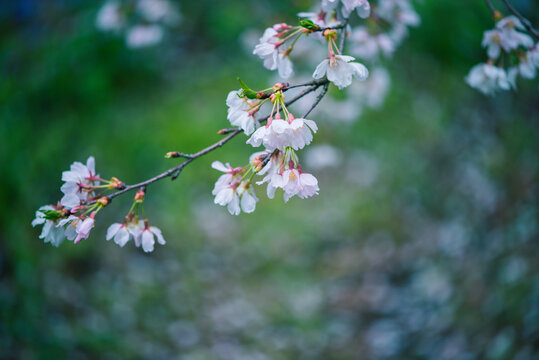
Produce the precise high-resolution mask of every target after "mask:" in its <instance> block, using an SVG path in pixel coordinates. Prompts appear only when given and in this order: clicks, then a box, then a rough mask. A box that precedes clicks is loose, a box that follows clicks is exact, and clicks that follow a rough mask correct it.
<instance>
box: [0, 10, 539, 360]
mask: <svg viewBox="0 0 539 360" xmlns="http://www.w3.org/2000/svg"><path fill="white" fill-rule="evenodd" d="M310 3H311V2H310V1H303V0H301V1H300V0H296V1H287V2H284V1H282V2H281V1H270V0H264V1H256V2H255V1H253V2H245V1H239V0H234V1H216V0H203V1H181V2H180V9H181V11H182V14H183V22H182V25H181V26H180V27H179V28H178V29H177V30H176V31H175V32H174V33H171V34H169V36H168V37H167V38H166V40H165V41H164V42H163V44H161V45H159V46H157V47H156V48H152V49H145V50H138V51H132V50H129V49H127V48H126V47H125V46H124V43H123V41H122V39H118V38H116V37H114V36H113V35H108V34H103V33H99V32H98V31H97V30H96V29H95V27H94V21H95V14H96V11H97V9H98V7H99V5H100V4H97V3H96V2H93V1H88V0H77V1H66V0H64V1H60V0H56V1H52V0H51V1H47V2H41V1H38V0H21V1H15V2H4V4H2V7H1V10H0V20H1V21H0V39H1V40H0V65H1V66H0V71H1V76H2V81H1V82H0V119H1V121H0V164H1V167H0V179H1V187H0V201H1V202H2V204H4V206H3V207H2V208H1V210H0V358H2V359H59V358H69V359H93V358H103V359H117V358H148V359H169V358H181V359H358V358H359V359H363V358H365V359H380V358H390V359H521V360H525V359H538V358H539V346H538V344H539V273H538V267H539V263H538V262H537V255H538V240H539V236H538V235H539V228H538V223H537V220H538V216H539V211H538V207H539V201H538V200H539V197H538V188H537V180H538V174H539V111H538V108H537V104H538V103H539V96H538V93H537V88H536V85H535V84H533V83H532V82H522V83H519V84H518V85H519V90H518V92H515V93H508V94H501V95H499V96H497V97H496V98H485V97H484V96H482V95H480V94H478V93H477V92H476V91H474V90H472V89H470V88H468V87H467V86H466V84H465V83H464V81H463V77H464V76H465V74H466V73H467V71H468V69H469V68H470V67H471V66H472V65H473V64H475V63H477V62H479V61H482V60H483V50H482V49H481V47H480V40H481V36H482V31H483V30H484V29H487V28H488V27H490V26H491V19H490V15H489V13H488V11H487V10H486V8H485V6H484V5H483V3H482V2H481V1H470V2H455V1H451V0H432V1H427V0H425V1H423V2H418V3H417V9H418V12H419V13H420V15H421V18H422V25H421V26H420V27H419V28H417V29H414V30H412V32H411V35H410V38H409V40H407V42H406V43H405V45H404V47H403V48H402V49H400V50H399V51H398V53H397V54H396V56H395V60H394V61H392V62H390V63H389V67H390V71H391V75H392V89H391V93H390V96H389V98H388V99H387V101H386V103H385V106H384V107H383V109H381V110H380V111H368V112H366V113H364V114H363V115H362V117H361V119H359V120H358V121H357V122H355V123H354V124H349V125H343V124H338V125H336V124H332V123H331V121H330V120H331V119H322V118H319V119H316V120H317V121H318V122H319V124H320V126H321V130H320V132H319V133H318V134H317V136H316V137H315V143H330V144H333V145H335V146H338V148H339V149H340V151H341V154H342V162H341V164H340V165H339V166H338V167H335V168H330V169H328V170H320V171H317V172H315V173H316V174H317V176H319V178H320V186H321V194H320V196H318V197H315V198H313V199H309V200H304V201H300V200H297V199H294V200H291V201H290V202H289V204H287V205H286V206H284V205H283V204H282V201H281V199H276V200H273V201H268V200H266V199H264V198H265V196H262V194H259V195H261V196H260V197H261V198H263V199H262V200H261V202H260V203H259V205H258V209H257V211H256V212H255V213H254V214H252V215H242V216H240V217H237V218H236V217H232V216H230V215H228V213H226V210H225V209H222V208H220V207H217V206H214V205H213V199H212V197H211V188H212V183H213V182H214V181H215V180H216V178H217V177H218V174H217V173H216V172H215V171H213V170H211V168H210V166H209V165H210V164H211V162H212V161H213V160H215V159H220V160H226V161H230V162H231V163H232V164H233V165H236V164H242V163H243V162H244V161H245V159H246V157H247V154H249V152H250V151H251V149H250V148H249V146H247V145H245V144H244V142H243V141H242V140H241V139H237V140H236V141H233V142H232V143H230V144H229V145H228V146H226V147H225V148H223V149H221V150H218V151H217V152H215V153H212V154H211V155H209V156H207V157H206V158H202V159H199V160H197V161H196V162H195V163H193V164H192V165H189V167H188V168H187V169H186V170H185V171H184V172H183V173H182V174H181V176H180V177H179V178H178V179H177V180H176V181H175V182H174V183H170V182H168V181H164V182H162V183H159V184H156V185H153V186H151V187H150V188H149V190H148V201H147V206H146V210H147V213H148V216H149V219H150V221H151V222H152V223H154V224H155V225H157V226H159V227H161V228H162V229H163V232H164V234H165V237H166V239H167V245H166V246H165V247H159V248H157V249H156V251H155V252H154V253H152V254H149V255H147V254H143V253H142V252H141V251H140V249H136V248H134V247H133V246H132V244H129V245H128V246H126V248H124V249H120V248H118V247H117V246H116V245H115V244H113V243H110V242H106V241H105V240H104V233H105V230H106V228H105V227H106V225H107V224H110V223H112V222H116V221H119V220H120V219H121V218H122V214H123V213H124V212H126V211H127V210H128V207H129V206H130V200H129V199H125V198H124V199H121V198H119V199H116V200H115V201H114V202H113V203H112V204H111V206H110V207H109V208H108V209H106V211H103V212H102V214H100V215H99V219H100V220H101V221H98V226H97V229H96V230H95V231H94V232H93V233H92V236H91V237H90V239H89V240H86V241H83V242H82V243H81V244H79V245H77V246H73V245H72V244H71V243H69V242H67V243H64V244H63V245H62V246H60V248H58V249H56V248H53V247H51V246H49V245H47V244H43V243H42V242H41V240H39V239H38V234H39V230H38V229H33V228H31V226H30V222H31V220H32V218H33V214H34V211H35V209H37V208H38V207H39V206H40V205H42V204H45V203H48V202H52V201H55V199H57V198H58V197H59V195H60V192H59V186H60V184H61V182H60V174H61V171H63V170H65V169H67V168H68V165H69V164H70V163H71V162H72V161H75V160H84V159H86V158H87V157H88V156H89V155H90V154H92V155H94V156H95V157H96V159H97V168H98V171H99V172H100V173H101V174H102V175H103V176H105V177H110V176H117V177H119V178H120V179H122V180H124V181H126V182H127V183H134V182H137V181H139V180H141V179H144V178H147V177H149V176H152V175H154V174H156V173H158V172H160V171H163V170H165V169H167V168H168V167H170V166H171V164H174V163H175V162H174V160H165V159H163V154H165V153H166V152H167V151H171V150H179V151H183V152H193V151H196V150H197V149H200V148H202V147H204V146H206V145H207V144H210V143H212V142H214V141H216V140H217V139H218V138H219V136H218V135H216V134H215V132H216V130H218V129H220V128H223V127H227V121H226V107H225V105H224V99H225V96H226V94H227V92H228V91H229V90H231V89H236V88H237V87H238V85H237V83H236V80H235V79H236V76H238V75H241V76H242V78H244V79H245V80H246V81H247V82H248V83H249V84H253V85H252V86H253V87H257V86H260V87H263V86H264V85H265V84H266V82H265V80H266V79H268V78H270V76H271V74H270V73H269V72H268V71H266V70H264V69H263V68H262V66H261V63H260V62H259V61H258V60H257V59H255V58H254V57H253V56H251V55H248V54H246V53H245V51H244V50H243V49H242V46H241V41H240V38H241V36H242V33H243V32H244V31H245V30H246V29H249V28H256V29H258V30H263V28H265V27H266V26H269V25H271V24H273V23H277V22H282V21H294V19H295V17H294V14H295V13H296V12H297V11H299V10H305V9H306V8H308V7H309V4H310ZM515 3H518V4H517V5H518V6H519V7H520V8H521V9H522V10H523V11H526V13H527V14H539V9H538V5H537V2H534V1H520V2H517V1H515ZM497 5H500V4H497ZM500 7H501V6H500ZM532 20H534V21H535V23H536V24H537V23H538V22H537V21H538V20H539V19H538V18H537V17H535V18H533V17H532ZM259 74H263V76H262V78H260V77H259ZM322 106H323V103H322Z"/></svg>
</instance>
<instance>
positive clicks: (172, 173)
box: [86, 79, 329, 205]
mask: <svg viewBox="0 0 539 360" xmlns="http://www.w3.org/2000/svg"><path fill="white" fill-rule="evenodd" d="M312 83H313V84H314V85H313V86H311V87H309V88H308V89H305V90H304V91H302V92H301V93H300V94H299V95H297V96H296V97H294V98H292V99H290V100H288V101H287V102H286V105H287V106H290V105H292V104H293V103H294V102H296V101H297V100H299V99H301V98H302V97H304V96H305V95H307V94H309V93H311V92H313V91H315V90H316V89H318V88H319V87H320V86H324V90H323V92H322V93H321V94H324V95H325V93H326V92H327V88H328V86H329V82H328V81H327V79H321V80H316V81H313V82H312ZM322 97H323V95H322V96H320V95H319V96H318V97H317V100H315V104H314V106H313V107H312V108H314V107H315V106H316V105H317V104H318V103H319V102H320V100H321V98H322ZM262 119H263V120H261V121H259V122H260V123H263V122H264V121H265V119H264V118H262ZM226 130H227V132H228V131H229V130H230V133H229V134H228V135H227V136H226V137H224V138H222V139H221V140H219V141H217V142H216V143H214V144H212V145H210V146H208V147H206V148H204V149H202V150H200V151H199V152H197V153H194V154H184V153H180V154H181V155H182V156H181V157H184V158H186V159H187V160H185V161H184V162H182V163H180V164H178V165H176V166H174V167H172V168H170V169H168V170H167V171H165V172H163V173H161V174H159V175H157V176H154V177H153V178H151V179H148V180H145V181H143V182H140V183H138V184H134V185H128V186H126V187H125V188H123V189H122V190H119V191H116V192H115V193H112V194H110V195H107V197H108V198H109V199H113V198H115V197H117V196H119V195H122V194H124V193H126V192H129V191H131V190H135V189H138V188H140V187H143V186H147V185H150V184H152V183H154V182H156V181H159V180H161V179H164V178H167V177H171V179H172V180H175V179H176V178H177V177H178V176H179V175H180V173H181V171H182V170H183V169H184V168H185V167H186V166H187V165H189V164H190V163H191V162H193V161H194V160H195V159H198V158H199V157H201V156H204V155H206V154H208V153H210V152H212V151H213V150H216V149H218V148H220V147H222V146H223V145H225V144H226V143H227V142H229V141H230V140H232V139H233V138H234V137H235V136H236V135H238V134H240V133H242V132H243V130H242V129H241V128H237V129H226ZM96 201H97V200H93V201H89V202H87V203H86V205H90V204H93V203H95V202H96Z"/></svg>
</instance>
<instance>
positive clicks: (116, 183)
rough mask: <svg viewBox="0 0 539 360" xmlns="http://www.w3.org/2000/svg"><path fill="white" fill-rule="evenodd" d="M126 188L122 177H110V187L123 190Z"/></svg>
mask: <svg viewBox="0 0 539 360" xmlns="http://www.w3.org/2000/svg"><path fill="white" fill-rule="evenodd" d="M124 188H125V184H124V183H123V182H122V181H120V179H118V178H117V177H114V176H113V177H112V178H111V179H110V184H109V189H117V190H121V189H124Z"/></svg>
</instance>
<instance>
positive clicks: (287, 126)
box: [212, 83, 319, 215]
mask: <svg viewBox="0 0 539 360" xmlns="http://www.w3.org/2000/svg"><path fill="white" fill-rule="evenodd" d="M285 86H286V85H285V84H283V83H278V84H276V85H275V86H274V87H272V88H271V94H270V95H269V96H267V97H266V96H265V95H263V96H261V97H265V99H264V100H254V101H253V100H249V98H248V97H247V96H246V95H245V89H239V90H234V91H231V92H230V93H229V95H228V97H227V105H228V106H229V108H228V113H229V120H230V122H231V124H233V125H238V126H242V124H244V123H243V122H239V121H237V119H240V118H242V119H246V120H245V121H248V124H249V127H244V126H242V128H243V129H244V132H245V133H246V134H248V135H251V136H250V137H249V139H248V140H247V144H249V145H252V146H253V147H260V146H264V148H265V149H264V150H263V151H260V152H256V153H254V154H252V155H251V157H250V159H249V163H248V164H247V165H245V166H243V167H232V166H230V164H228V163H227V164H223V163H222V162H220V161H215V162H214V163H213V164H212V167H213V168H214V169H216V170H218V171H221V172H223V173H224V174H223V175H221V176H220V177H219V179H218V180H217V182H216V183H215V187H214V189H213V192H212V193H213V195H215V201H214V202H215V203H216V204H218V205H222V206H226V207H227V209H228V211H229V212H230V213H231V214H232V215H239V214H240V213H241V212H242V211H243V212H245V213H251V212H253V211H254V210H255V208H256V203H257V202H258V198H257V196H256V194H255V192H254V188H253V187H254V184H255V183H256V184H257V185H262V184H265V183H266V184H267V195H268V197H269V198H273V197H274V195H275V192H276V190H277V189H282V190H283V195H284V200H285V201H288V200H289V199H290V198H291V197H293V196H298V197H299V198H302V199H304V198H307V197H310V196H313V195H315V194H318V190H319V188H318V181H317V180H316V178H315V177H314V176H313V175H311V174H309V173H306V172H304V171H303V170H302V167H301V165H300V163H299V158H298V156H297V154H296V151H297V150H300V149H303V148H304V147H305V146H307V145H309V144H310V143H311V141H312V140H313V134H314V133H316V132H317V130H318V127H317V125H316V123H315V122H314V121H313V120H309V119H304V118H296V117H295V116H294V115H293V114H292V113H291V112H290V110H288V108H287V106H286V104H285V96H284V93H283V88H284V87H285ZM258 94H264V92H258ZM266 102H269V103H270V104H272V110H271V113H270V115H269V117H268V118H267V119H266V124H265V125H262V126H259V127H258V128H257V129H256V131H253V128H254V127H255V126H258V125H259V123H258V121H257V120H256V119H255V118H254V115H253V114H254V113H255V112H256V111H258V110H259V109H260V107H261V106H262V105H263V104H264V103H266ZM253 109H255V110H254V111H253ZM255 176H264V178H263V179H262V180H259V181H256V182H255V180H254V177H255Z"/></svg>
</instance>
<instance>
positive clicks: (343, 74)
mask: <svg viewBox="0 0 539 360" xmlns="http://www.w3.org/2000/svg"><path fill="white" fill-rule="evenodd" d="M353 60H355V58H354V57H352V56H347V55H330V57H329V58H327V59H324V60H322V62H321V63H320V64H319V65H318V66H317V67H316V70H315V71H314V73H313V78H315V79H320V78H322V77H323V76H324V75H327V77H328V80H329V81H331V82H332V83H333V84H335V85H336V86H337V87H338V88H339V89H343V88H345V87H347V86H349V85H350V84H351V83H352V78H353V77H356V78H357V79H358V80H360V81H363V80H365V79H367V77H368V76H369V71H368V70H367V68H366V67H365V65H363V64H361V63H357V62H352V61H353Z"/></svg>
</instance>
